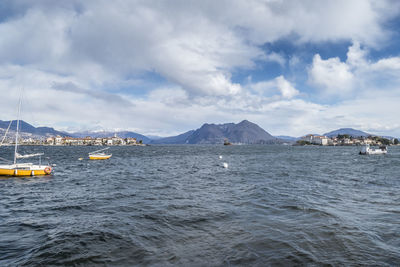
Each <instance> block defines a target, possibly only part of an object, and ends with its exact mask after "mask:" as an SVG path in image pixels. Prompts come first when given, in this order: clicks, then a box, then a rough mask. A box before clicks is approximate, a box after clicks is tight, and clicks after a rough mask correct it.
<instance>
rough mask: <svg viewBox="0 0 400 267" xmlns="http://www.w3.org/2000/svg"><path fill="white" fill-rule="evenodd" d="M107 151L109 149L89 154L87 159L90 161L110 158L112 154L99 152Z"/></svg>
mask: <svg viewBox="0 0 400 267" xmlns="http://www.w3.org/2000/svg"><path fill="white" fill-rule="evenodd" d="M107 149H109V147H107V148H103V149H100V150H96V151H93V152H90V153H89V159H91V160H103V159H109V158H111V156H112V154H106V153H105V152H101V151H104V150H107Z"/></svg>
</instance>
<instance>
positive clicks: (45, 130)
mask: <svg viewBox="0 0 400 267" xmlns="http://www.w3.org/2000/svg"><path fill="white" fill-rule="evenodd" d="M9 123H10V121H2V120H0V132H2V133H4V132H5V131H6V130H7V127H8V125H9ZM16 129H17V122H16V121H13V122H12V123H11V127H10V133H12V132H15V131H16ZM19 129H20V133H21V135H22V136H24V135H29V136H33V137H48V136H57V135H60V136H70V135H69V134H68V133H65V132H60V131H57V130H54V128H51V127H34V126H32V125H31V124H29V123H27V122H25V121H23V120H21V121H19Z"/></svg>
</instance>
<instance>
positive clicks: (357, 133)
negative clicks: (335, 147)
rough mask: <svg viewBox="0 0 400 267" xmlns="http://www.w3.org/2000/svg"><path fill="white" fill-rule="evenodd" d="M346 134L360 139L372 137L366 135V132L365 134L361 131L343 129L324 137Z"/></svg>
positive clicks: (326, 134)
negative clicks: (361, 137)
mask: <svg viewBox="0 0 400 267" xmlns="http://www.w3.org/2000/svg"><path fill="white" fill-rule="evenodd" d="M345 134H348V135H350V136H353V137H360V136H363V137H367V136H370V135H371V134H369V133H366V132H363V131H360V130H355V129H353V128H341V129H338V130H334V131H331V132H328V133H325V134H324V135H325V136H327V137H335V136H338V135H345Z"/></svg>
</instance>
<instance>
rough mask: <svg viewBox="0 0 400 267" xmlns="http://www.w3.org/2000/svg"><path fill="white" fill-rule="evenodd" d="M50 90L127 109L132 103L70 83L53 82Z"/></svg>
mask: <svg viewBox="0 0 400 267" xmlns="http://www.w3.org/2000/svg"><path fill="white" fill-rule="evenodd" d="M51 88H53V89H55V90H59V91H64V92H71V93H76V94H83V95H87V96H90V97H92V98H95V99H99V100H102V101H104V102H106V103H107V104H115V105H125V106H127V107H129V106H133V103H132V102H130V101H128V100H126V99H125V98H123V97H121V96H119V95H116V94H109V93H105V92H103V91H93V90H88V89H84V88H80V87H78V86H77V85H76V84H74V83H72V82H63V83H61V82H53V85H52V86H51Z"/></svg>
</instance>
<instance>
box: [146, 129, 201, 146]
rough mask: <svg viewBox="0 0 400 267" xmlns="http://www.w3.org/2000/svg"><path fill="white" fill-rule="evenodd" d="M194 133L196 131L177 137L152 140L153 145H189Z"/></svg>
mask: <svg viewBox="0 0 400 267" xmlns="http://www.w3.org/2000/svg"><path fill="white" fill-rule="evenodd" d="M193 133H194V130H191V131H188V132H186V133H183V134H180V135H177V136H170V137H164V138H159V139H157V140H152V141H151V143H152V144H188V138H189V137H190V136H191V135H192V134H193Z"/></svg>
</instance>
